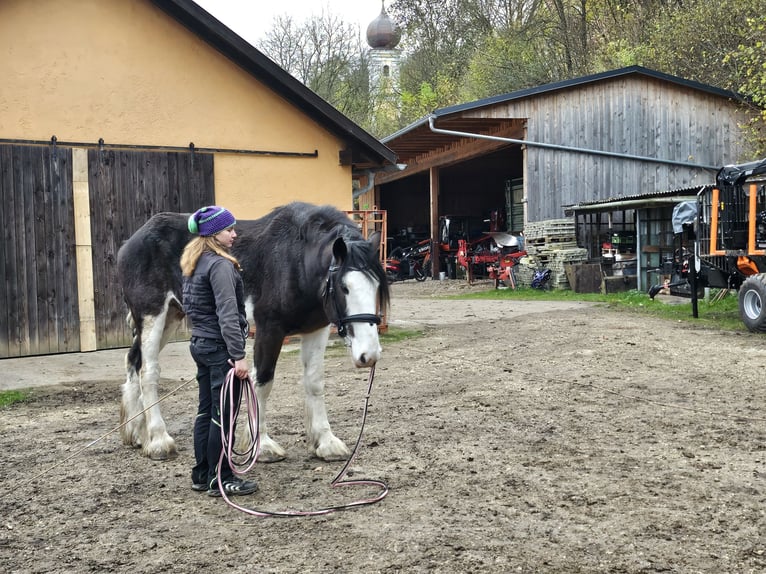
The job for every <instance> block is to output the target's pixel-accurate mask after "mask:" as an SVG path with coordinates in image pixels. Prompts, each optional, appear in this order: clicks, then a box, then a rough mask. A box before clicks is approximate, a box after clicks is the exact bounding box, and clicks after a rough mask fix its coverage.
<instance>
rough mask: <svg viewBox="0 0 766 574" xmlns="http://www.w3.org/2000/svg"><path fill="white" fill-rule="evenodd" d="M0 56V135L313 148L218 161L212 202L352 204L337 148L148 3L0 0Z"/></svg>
mask: <svg viewBox="0 0 766 574" xmlns="http://www.w3.org/2000/svg"><path fill="white" fill-rule="evenodd" d="M0 53H1V54H2V56H1V57H0V77H1V78H3V80H2V83H0V138H9V139H10V138H13V139H34V140H48V139H50V137H51V136H52V135H55V136H56V137H57V138H58V139H59V141H75V142H97V141H98V139H99V138H103V139H104V141H105V142H107V143H114V144H133V145H165V146H188V145H189V143H190V142H194V144H195V146H197V147H205V148H230V149H251V150H270V151H287V152H308V153H311V152H313V151H314V150H317V151H318V157H317V158H284V157H264V156H257V155H256V156H251V155H233V154H217V155H216V158H215V185H216V201H217V202H218V203H220V204H223V205H226V206H230V207H231V208H232V209H233V210H234V211H235V213H236V215H237V217H239V218H241V219H248V218H254V217H258V216H260V215H263V214H264V213H266V212H267V211H269V210H270V209H271V208H273V207H275V206H277V205H281V204H283V203H286V202H287V201H291V200H295V199H300V200H306V201H311V202H314V203H331V204H334V205H336V206H337V207H339V208H341V209H351V171H350V167H342V166H340V165H339V161H338V152H339V150H340V149H341V148H343V147H345V145H344V143H343V142H342V141H340V140H339V139H338V138H336V137H335V136H333V135H332V134H330V133H329V132H327V131H326V130H325V129H324V128H322V127H321V126H319V125H318V124H317V123H315V122H314V121H312V120H310V119H309V118H307V117H306V116H305V115H304V114H303V113H302V112H301V111H300V110H299V109H298V108H295V107H293V106H292V105H291V104H289V103H288V102H286V101H285V100H283V99H282V98H280V97H279V96H277V95H276V94H275V93H274V92H272V91H270V90H269V89H268V88H266V87H265V86H264V85H263V84H261V83H259V82H258V81H257V80H256V79H255V78H253V77H252V76H250V75H249V74H248V73H246V72H245V71H243V70H242V69H241V68H239V67H238V66H236V65H235V64H233V63H232V62H231V61H229V60H228V59H226V58H225V57H223V56H222V55H221V54H219V53H218V52H216V51H215V50H213V49H212V48H211V47H209V46H208V45H207V44H205V43H204V42H203V41H202V40H201V39H199V38H198V37H196V36H195V35H194V34H192V33H191V32H189V31H188V30H186V29H185V28H184V27H182V26H181V25H180V24H178V23H177V22H176V21H175V20H173V19H172V18H171V17H169V16H168V15H166V14H165V13H164V12H162V11H161V10H159V9H158V8H156V7H155V6H154V5H153V4H151V3H149V2H147V1H145V0H106V1H105V0H67V1H66V2H62V1H59V0H35V1H34V2H32V1H29V0H4V1H3V2H0Z"/></svg>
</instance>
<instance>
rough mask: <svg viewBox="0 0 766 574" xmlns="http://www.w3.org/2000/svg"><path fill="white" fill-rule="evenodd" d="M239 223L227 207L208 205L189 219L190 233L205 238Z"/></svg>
mask: <svg viewBox="0 0 766 574" xmlns="http://www.w3.org/2000/svg"><path fill="white" fill-rule="evenodd" d="M235 223H237V220H236V219H234V216H233V215H232V214H231V211H229V210H228V209H226V208H225V207H219V206H217V205H208V206H207V207H201V208H199V209H198V210H197V211H195V212H194V213H192V214H191V216H190V217H189V231H191V232H192V233H197V234H199V235H201V236H203V237H206V236H208V235H215V234H216V233H218V232H220V231H223V230H224V229H228V228H229V227H231V226H232V225H234V224H235Z"/></svg>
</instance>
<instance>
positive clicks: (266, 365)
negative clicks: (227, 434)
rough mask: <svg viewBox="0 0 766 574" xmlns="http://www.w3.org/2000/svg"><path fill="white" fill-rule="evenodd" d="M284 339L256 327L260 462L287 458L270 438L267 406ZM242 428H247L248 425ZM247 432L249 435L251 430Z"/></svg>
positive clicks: (255, 367)
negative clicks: (267, 424) (267, 425)
mask: <svg viewBox="0 0 766 574" xmlns="http://www.w3.org/2000/svg"><path fill="white" fill-rule="evenodd" d="M284 339H285V336H284V334H283V333H270V332H268V327H266V326H264V327H259V326H256V328H255V344H254V349H255V351H254V353H253V364H254V370H255V381H256V385H255V396H256V398H257V399H258V435H259V439H260V451H259V454H258V460H259V461H260V462H278V461H280V460H284V459H285V457H286V456H287V452H286V451H285V449H284V448H282V446H281V445H280V444H279V443H277V442H276V441H275V440H273V439H272V438H271V437H270V436H269V433H268V431H267V428H266V406H267V404H268V399H269V395H270V394H271V389H272V387H273V385H274V370H275V368H276V365H277V359H278V358H279V353H280V351H281V350H282V343H283V341H284ZM242 426H243V427H245V428H246V425H242ZM245 432H246V433H249V429H247V430H246V431H245Z"/></svg>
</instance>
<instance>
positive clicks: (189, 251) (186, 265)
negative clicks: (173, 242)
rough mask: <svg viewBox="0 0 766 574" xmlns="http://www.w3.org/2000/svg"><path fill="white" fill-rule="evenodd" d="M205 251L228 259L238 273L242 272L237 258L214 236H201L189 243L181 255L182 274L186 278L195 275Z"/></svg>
mask: <svg viewBox="0 0 766 574" xmlns="http://www.w3.org/2000/svg"><path fill="white" fill-rule="evenodd" d="M205 251H212V252H213V253H216V254H217V255H220V256H221V257H223V258H224V259H228V260H229V261H231V263H232V264H233V265H234V267H236V268H237V271H242V267H241V266H240V265H239V261H237V258H236V257H234V256H233V255H232V254H231V253H229V251H228V250H227V249H226V248H225V247H224V246H223V245H221V243H220V242H219V241H218V240H217V239H216V238H215V236H214V235H207V236H204V237H203V236H201V235H200V236H197V237H195V238H194V239H192V240H191V241H189V243H187V244H186V247H184V251H183V253H182V254H181V273H183V275H184V277H191V276H192V275H193V274H194V270H195V269H196V268H197V262H198V261H199V258H200V257H201V256H202V254H203V253H204V252H205Z"/></svg>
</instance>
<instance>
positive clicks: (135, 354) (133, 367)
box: [125, 311, 143, 373]
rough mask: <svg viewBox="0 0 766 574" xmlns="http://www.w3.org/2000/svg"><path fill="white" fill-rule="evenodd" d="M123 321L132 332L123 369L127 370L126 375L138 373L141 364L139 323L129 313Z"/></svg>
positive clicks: (129, 312)
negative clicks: (131, 339) (131, 340)
mask: <svg viewBox="0 0 766 574" xmlns="http://www.w3.org/2000/svg"><path fill="white" fill-rule="evenodd" d="M125 319H126V321H127V323H128V326H129V327H130V328H131V330H132V331H133V343H132V344H131V346H130V349H129V350H128V354H127V355H125V368H126V369H127V370H128V373H138V372H140V371H141V363H142V361H143V358H142V355H141V323H140V321H136V320H135V318H134V317H133V313H132V312H131V311H128V316H127V317H126V318H125Z"/></svg>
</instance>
